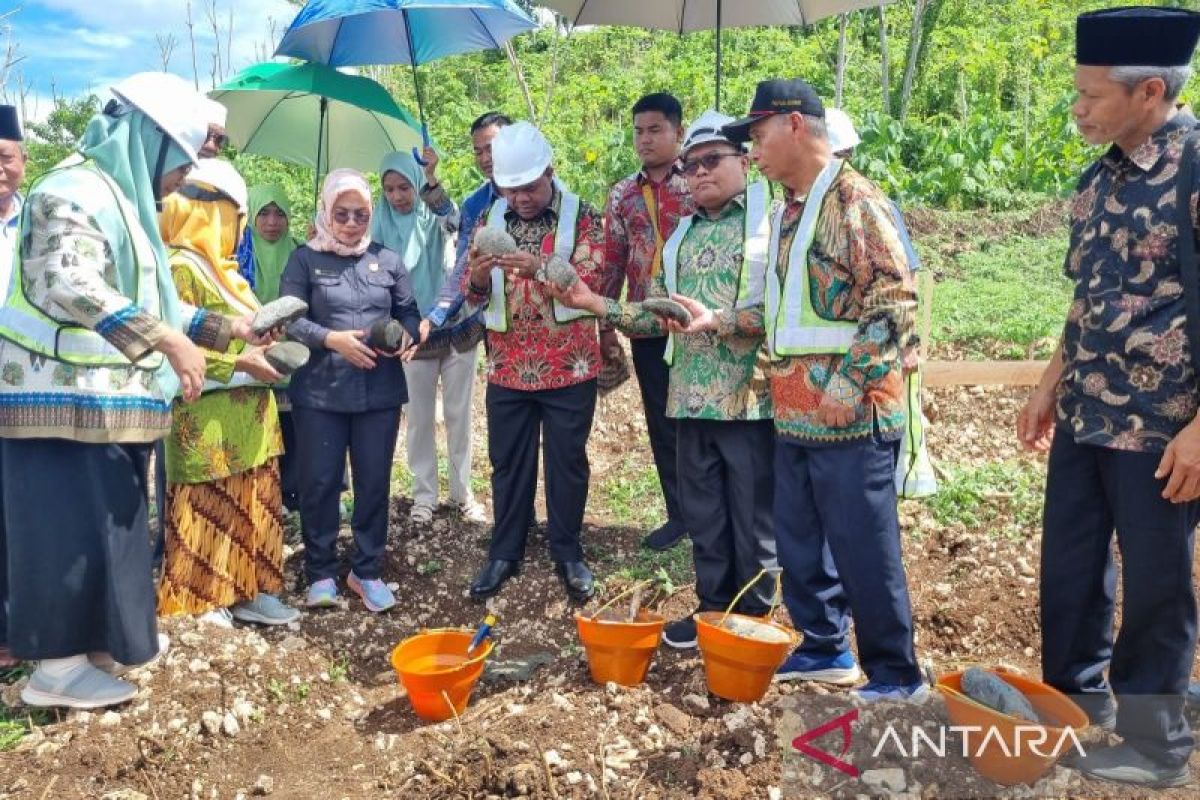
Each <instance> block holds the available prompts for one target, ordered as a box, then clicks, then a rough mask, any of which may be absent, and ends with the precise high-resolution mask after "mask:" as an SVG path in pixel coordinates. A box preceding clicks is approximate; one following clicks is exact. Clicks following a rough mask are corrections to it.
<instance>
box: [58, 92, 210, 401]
mask: <svg viewBox="0 0 1200 800" xmlns="http://www.w3.org/2000/svg"><path fill="white" fill-rule="evenodd" d="M164 140H165V141H166V142H167V154H166V158H165V160H164V161H163V174H166V173H167V172H170V171H171V170H173V169H175V168H177V167H181V166H183V165H184V164H186V163H188V161H189V159H188V157H187V154H186V153H184V151H183V148H181V147H180V146H179V145H178V144H176V143H175V142H174V140H172V139H171V138H170V137H168V136H166V135H165V134H164V133H163V132H162V131H161V130H160V129H159V127H158V126H157V125H156V124H155V123H154V122H153V121H152V120H151V119H150V118H149V117H147V116H146V115H145V114H143V113H142V112H141V111H138V110H136V109H133V108H128V107H125V108H123V109H121V110H119V111H118V112H117V113H115V114H97V115H96V116H94V117H92V120H91V122H89V123H88V126H87V129H86V130H85V131H84V133H83V139H82V140H81V141H80V147H79V149H80V152H81V153H82V154H83V156H84V158H87V159H89V160H91V161H92V162H93V163H94V164H95V165H96V166H97V167H98V168H99V169H100V170H101V171H103V172H104V173H105V174H106V175H108V177H109V178H111V179H112V181H113V182H114V183H115V184H116V185H117V187H118V188H119V189H120V190H121V193H122V194H124V195H125V199H126V200H128V201H129V203H130V205H132V206H133V207H134V209H136V211H137V219H136V220H129V221H128V222H129V224H135V223H136V224H140V225H141V226H142V230H143V231H144V232H145V234H146V238H148V239H149V240H150V245H151V247H152V248H153V250H154V259H155V262H156V264H155V266H156V274H157V278H158V294H159V308H160V312H161V315H162V316H161V318H162V320H163V322H165V323H166V324H168V325H170V326H171V327H172V328H175V329H176V330H179V328H180V323H181V320H182V317H183V314H182V310H181V308H180V303H179V295H178V294H177V293H176V291H175V281H174V279H173V278H172V277H171V264H170V261H169V260H168V258H167V248H166V246H165V245H164V244H163V240H162V235H161V234H160V233H159V230H158V207H157V204H156V200H155V197H154V194H155V192H154V189H155V187H154V164H156V163H157V162H158V154H159V149H160V148H161V147H162V144H163V142H164ZM113 246H114V250H116V248H117V246H118V245H117V243H116V242H114V243H113ZM116 268H117V281H118V287H119V288H120V289H121V290H122V291H123V292H124V293H125V295H126V296H127V297H134V296H135V294H134V292H135V291H136V287H137V285H138V275H137V274H136V272H137V266H136V264H135V263H134V260H133V259H130V258H117V259H116ZM155 377H156V378H157V380H158V383H159V385H160V387H161V388H162V390H163V393H164V394H165V395H166V396H167V397H168V398H170V397H173V396H174V395H175V393H176V391H178V388H179V379H178V378H177V377H176V375H175V373H174V371H172V369H171V367H170V365H169V364H168V363H167V362H166V360H165V359H164V361H163V366H162V368H161V369H159V370H158V372H157V373H156V375H155Z"/></svg>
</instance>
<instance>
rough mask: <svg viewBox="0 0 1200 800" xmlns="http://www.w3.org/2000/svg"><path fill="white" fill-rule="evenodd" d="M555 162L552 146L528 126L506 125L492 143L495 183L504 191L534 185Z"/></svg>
mask: <svg viewBox="0 0 1200 800" xmlns="http://www.w3.org/2000/svg"><path fill="white" fill-rule="evenodd" d="M553 160H554V150H552V149H551V148H550V143H549V142H547V141H546V137H545V136H543V135H542V132H541V131H539V130H538V129H537V128H536V127H534V126H533V125H530V124H529V123H528V122H514V123H513V124H512V125H505V126H504V127H503V128H501V129H500V132H499V133H497V134H496V138H495V139H492V180H494V181H495V182H496V185H497V186H500V187H502V188H505V189H514V188H516V187H518V186H526V185H528V184H530V183H533V182H534V181H536V180H537V179H538V178H540V177H541V176H542V173H543V172H545V171H546V168H547V167H549V166H550V162H551V161H553Z"/></svg>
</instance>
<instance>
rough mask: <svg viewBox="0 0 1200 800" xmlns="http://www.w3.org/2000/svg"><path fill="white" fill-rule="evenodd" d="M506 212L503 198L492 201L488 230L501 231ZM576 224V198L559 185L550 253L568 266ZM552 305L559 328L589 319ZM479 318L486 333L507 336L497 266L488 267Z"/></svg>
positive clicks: (501, 279) (582, 313)
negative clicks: (489, 282) (487, 287)
mask: <svg viewBox="0 0 1200 800" xmlns="http://www.w3.org/2000/svg"><path fill="white" fill-rule="evenodd" d="M506 211H508V201H507V200H505V199H504V198H500V199H498V200H496V202H495V203H493V204H492V208H491V210H490V211H489V212H488V219H487V224H488V227H489V228H496V229H498V230H504V225H505V223H504V214H505V212H506ZM578 221H579V195H576V194H572V193H571V192H568V191H566V190H565V189H563V188H562V187H561V186H560V187H559V206H558V230H557V231H555V233H554V252H555V253H556V254H557V255H558V256H559V257H560V258H562V259H563V260H564V261H566V262H568V263H570V261H571V256H572V255H574V253H575V225H576V223H577V222H578ZM553 304H554V321H555V322H557V323H559V324H560V325H562V324H565V323H568V322H574V321H575V320H578V319H583V318H584V317H590V316H592V314H591V312H588V311H581V310H579V309H575V308H568V307H567V306H564V305H563V304H562V303H560V302H558V301H557V300H555V301H554V303H553ZM483 319H484V322H486V323H487V329H488V330H489V331H495V332H496V333H508V297H507V293H506V292H505V277H504V270H502V269H500V268H499V267H492V294H491V298H490V299H489V300H488V306H487V308H486V309H484V312H483Z"/></svg>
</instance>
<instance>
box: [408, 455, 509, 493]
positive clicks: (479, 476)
mask: <svg viewBox="0 0 1200 800" xmlns="http://www.w3.org/2000/svg"><path fill="white" fill-rule="evenodd" d="M484 466H486V465H480V464H478V463H475V464H472V465H471V479H470V484H471V492H472V493H473V494H475V495H480V494H483V493H484V492H486V491H487V489H488V478H487V475H485V474H484V469H483V467H484ZM412 485H413V476H412V472H410V471H409V469H408V462H407V461H406V460H405V458H404V457H398V458H397V459H396V460H395V461H394V462H392V492H393V493H397V494H402V495H406V496H411V495H412ZM438 491H439V492H440V493H441V494H443V495H448V494H449V492H450V461H449V459H447V458H446V457H445V456H443V455H442V454H441V453H439V454H438Z"/></svg>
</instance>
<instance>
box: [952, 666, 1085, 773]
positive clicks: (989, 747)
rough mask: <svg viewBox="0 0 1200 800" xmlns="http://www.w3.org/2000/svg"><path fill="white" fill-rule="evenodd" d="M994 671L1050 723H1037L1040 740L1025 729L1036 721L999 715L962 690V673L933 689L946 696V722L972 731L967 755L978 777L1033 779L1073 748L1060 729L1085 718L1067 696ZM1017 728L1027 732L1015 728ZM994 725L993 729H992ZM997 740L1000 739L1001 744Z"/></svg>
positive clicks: (1079, 723)
mask: <svg viewBox="0 0 1200 800" xmlns="http://www.w3.org/2000/svg"><path fill="white" fill-rule="evenodd" d="M995 674H996V675H997V676H998V677H999V678H1000V679H1001V680H1003V681H1004V682H1005V683H1008V684H1009V685H1011V686H1013V687H1015V688H1016V689H1017V690H1018V691H1020V692H1021V694H1023V695H1025V697H1027V698H1029V702H1030V703H1031V704H1032V705H1033V710H1034V711H1036V712H1037V715H1038V717H1039V718H1040V719H1042V720H1044V721H1047V722H1048V723H1049V724H1046V723H1043V724H1041V725H1037V726H1036V727H1039V728H1044V729H1045V732H1046V736H1045V738H1044V739H1043V738H1042V737H1041V734H1040V732H1033V731H1030V730H1028V729H1029V728H1030V727H1031V726H1034V725H1035V723H1032V722H1028V721H1026V720H1023V719H1018V718H1016V717H1010V716H1009V715H1007V714H1001V713H1000V712H999V711H996V710H994V709H991V708H988V707H987V706H985V705H983V704H982V703H977V702H975V701H974V700H972V699H971V698H969V697H967V696H966V695H965V694H963V693H962V675H963V674H962V673H961V672H951V673H950V674H948V675H943V676H942V677H940V678H938V682H937V688H938V689H939V690H940V691H941V692H942V694H943V695H944V696H945V698H946V711H947V712H949V714H950V720H951V721H952V722H953V723H954V724H955V725H961V726H969V727H970V728H971V730H972V732H973V733H972V736H971V739H970V740H969V742H968V744H969V747H968V755H969V756H970V759H971V764H972V766H974V767H975V769H976V771H978V772H979V774H980V775H982V776H984V777H985V778H987V779H988V780H991V781H995V782H996V783H1000V784H1004V785H1005V786H1011V785H1013V784H1017V783H1034V782H1036V781H1037V780H1038V778H1040V777H1042V775H1044V774H1045V773H1046V772H1047V771H1048V770H1049V769H1050V767H1052V766H1054V762H1055V761H1057V760H1058V757H1057V756H1058V755H1066V754H1067V753H1069V752H1071V751H1072V750H1073V749H1074V747H1073V746H1072V744H1071V739H1070V738H1067V739H1065V740H1064V739H1062V738H1061V737H1062V735H1063V729H1064V728H1075V729H1077V730H1080V729H1083V728H1086V727H1087V726H1088V716H1087V714H1086V713H1085V712H1084V711H1083V709H1081V708H1080V707H1079V706H1077V705H1075V703H1074V702H1073V701H1072V700H1071V698H1069V697H1067V696H1066V695H1065V694H1063V693H1062V692H1060V691H1058V690H1057V689H1055V688H1054V687H1052V686H1047V685H1046V684H1044V683H1041V682H1039V681H1035V680H1033V679H1031V678H1026V677H1024V676H1021V675H1017V674H1016V673H1012V672H1001V671H996V672H995ZM1018 726H1021V727H1023V728H1025V729H1026V730H1023V731H1021V732H1018V731H1017V727H1018ZM993 728H994V729H995V733H992V729H993ZM998 738H999V739H1002V740H1003V745H1002V744H1001V743H1000V742H999V741H997V739H998ZM1060 741H1062V742H1063V747H1062V751H1061V752H1060V753H1058V754H1057V755H1055V754H1054V750H1055V749H1056V747H1057V746H1058V744H1059V742H1060ZM1031 742H1032V743H1033V745H1034V746H1032V747H1031ZM1006 750H1007V752H1005V751H1006Z"/></svg>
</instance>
